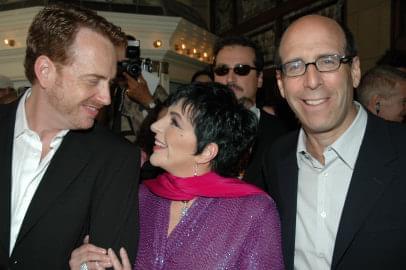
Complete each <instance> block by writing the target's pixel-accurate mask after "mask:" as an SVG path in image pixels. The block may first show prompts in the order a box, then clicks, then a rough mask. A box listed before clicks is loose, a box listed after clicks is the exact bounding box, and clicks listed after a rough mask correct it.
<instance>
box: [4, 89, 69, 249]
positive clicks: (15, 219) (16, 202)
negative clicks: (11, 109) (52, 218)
mask: <svg viewBox="0 0 406 270" xmlns="http://www.w3.org/2000/svg"><path fill="white" fill-rule="evenodd" d="M30 95H31V89H29V90H27V91H26V92H25V94H24V96H23V97H22V98H21V100H20V103H19V104H18V107H17V112H16V122H15V126H14V143H13V159H12V162H13V163H12V176H11V177H12V180H11V227H10V255H11V253H12V250H13V248H14V245H15V242H16V240H17V236H18V233H19V231H20V227H21V224H22V223H23V220H24V217H25V214H26V212H27V209H28V206H29V205H30V203H31V200H32V198H33V196H34V194H35V191H36V190H37V188H38V186H39V184H40V182H41V179H42V177H43V176H44V174H45V171H46V170H47V168H48V165H49V163H50V162H51V159H52V157H53V155H54V154H55V151H56V150H57V149H58V147H59V145H60V144H61V142H62V140H63V137H64V136H65V135H66V133H67V132H68V130H63V131H60V132H59V133H58V134H57V135H56V136H55V137H54V138H53V139H52V141H51V143H50V150H49V152H48V154H47V155H46V156H45V157H44V158H43V159H42V160H41V152H42V143H41V140H40V137H39V136H38V134H37V133H35V132H34V131H32V130H31V129H30V128H29V126H28V123H27V117H26V113H25V102H26V100H27V98H28V97H29V96H30Z"/></svg>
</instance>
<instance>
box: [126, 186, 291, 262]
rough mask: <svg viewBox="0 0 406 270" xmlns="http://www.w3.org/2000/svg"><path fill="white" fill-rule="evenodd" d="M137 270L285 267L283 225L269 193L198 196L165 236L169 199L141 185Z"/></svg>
mask: <svg viewBox="0 0 406 270" xmlns="http://www.w3.org/2000/svg"><path fill="white" fill-rule="evenodd" d="M139 198H140V241H139V247H138V254H137V259H136V263H135V268H134V269H148V270H154V269H165V270H172V269H173V270H174V269H176V270H182V269H267V270H279V269H284V266H283V259H282V249H281V235H280V221H279V215H278V212H277V209H276V206H275V203H274V202H273V200H272V199H271V198H270V197H269V196H268V195H265V194H263V195H252V196H246V197H240V198H229V199H224V198H203V197H200V198H197V199H196V200H195V202H194V203H193V205H192V206H191V207H190V208H189V210H188V212H187V214H186V216H185V217H183V218H182V220H181V221H180V222H179V224H178V225H177V226H176V227H175V229H174V230H173V231H172V233H171V234H170V235H169V237H167V230H168V224H169V209H170V202H171V201H170V200H167V199H164V198H161V197H158V196H156V195H154V194H152V193H151V192H150V191H149V190H148V189H147V188H146V187H145V186H144V185H141V186H140V196H139Z"/></svg>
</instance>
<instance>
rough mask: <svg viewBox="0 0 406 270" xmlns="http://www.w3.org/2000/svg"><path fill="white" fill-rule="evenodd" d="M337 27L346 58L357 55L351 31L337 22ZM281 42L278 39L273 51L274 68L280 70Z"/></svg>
mask: <svg viewBox="0 0 406 270" xmlns="http://www.w3.org/2000/svg"><path fill="white" fill-rule="evenodd" d="M336 22H337V21H336ZM337 23H338V25H339V26H340V28H341V30H342V31H343V33H344V38H345V40H344V41H345V48H344V52H345V55H346V56H352V57H354V56H357V55H358V49H357V44H356V43H355V38H354V35H353V34H352V32H351V30H350V29H349V28H348V26H347V25H345V24H343V23H340V22H337ZM281 40H282V38H280V39H279V40H278V46H277V50H276V51H275V55H274V63H275V67H276V68H280V65H282V60H281V56H280V54H279V49H280V46H281Z"/></svg>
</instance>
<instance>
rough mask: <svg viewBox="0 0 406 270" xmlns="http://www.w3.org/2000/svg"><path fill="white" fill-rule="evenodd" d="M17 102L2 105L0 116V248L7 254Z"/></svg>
mask: <svg viewBox="0 0 406 270" xmlns="http://www.w3.org/2000/svg"><path fill="white" fill-rule="evenodd" d="M17 105H18V102H13V103H12V104H9V105H3V107H2V108H1V109H2V111H1V114H0V142H1V143H0V164H1V168H0V217H1V222H0V248H2V249H3V250H4V251H5V253H6V254H7V255H8V254H9V246H10V208H11V170H12V165H11V164H12V155H13V137H14V123H15V116H16V110H17Z"/></svg>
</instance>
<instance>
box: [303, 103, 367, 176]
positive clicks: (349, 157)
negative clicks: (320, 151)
mask: <svg viewBox="0 0 406 270" xmlns="http://www.w3.org/2000/svg"><path fill="white" fill-rule="evenodd" d="M354 105H355V107H356V109H357V110H358V112H357V115H356V116H355V119H354V120H353V122H352V123H351V125H350V126H349V127H348V128H347V130H346V131H345V132H344V133H343V134H341V136H340V137H339V138H338V139H337V140H336V141H335V142H334V143H332V144H331V145H330V146H328V147H326V149H325V151H326V150H327V149H328V148H331V149H333V150H334V151H335V152H336V153H337V155H338V156H339V157H340V159H342V160H343V161H344V162H345V163H346V164H347V166H349V167H350V168H351V169H354V166H355V162H356V161H357V157H358V152H359V148H360V147H361V143H362V139H363V138H364V134H365V129H366V125H367V118H368V117H367V112H366V111H365V109H364V108H363V107H362V106H361V105H360V104H359V103H358V102H357V101H354ZM306 139H307V138H306V134H305V132H304V130H303V128H301V129H300V132H299V137H298V143H297V157H298V158H299V156H301V155H303V154H309V153H308V151H307V149H306ZM349 145H351V147H348V146H349Z"/></svg>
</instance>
